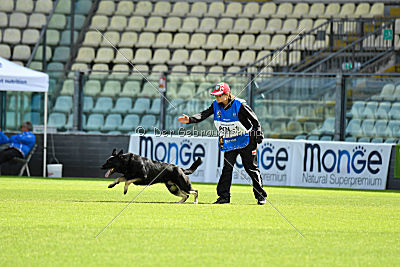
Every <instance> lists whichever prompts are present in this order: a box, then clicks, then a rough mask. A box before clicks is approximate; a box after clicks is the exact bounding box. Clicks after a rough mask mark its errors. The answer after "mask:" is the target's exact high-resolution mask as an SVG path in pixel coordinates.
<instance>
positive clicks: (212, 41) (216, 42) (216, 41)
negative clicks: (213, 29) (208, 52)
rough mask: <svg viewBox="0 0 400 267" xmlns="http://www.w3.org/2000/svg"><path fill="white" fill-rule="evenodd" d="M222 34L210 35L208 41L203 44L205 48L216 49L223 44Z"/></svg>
mask: <svg viewBox="0 0 400 267" xmlns="http://www.w3.org/2000/svg"><path fill="white" fill-rule="evenodd" d="M222 38H223V37H222V34H218V33H212V34H210V35H208V38H207V43H205V44H204V45H202V48H203V49H215V48H217V47H219V46H220V45H222V40H223V39H222Z"/></svg>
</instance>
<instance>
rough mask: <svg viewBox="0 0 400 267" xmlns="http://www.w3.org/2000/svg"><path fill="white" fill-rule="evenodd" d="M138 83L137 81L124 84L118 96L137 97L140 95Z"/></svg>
mask: <svg viewBox="0 0 400 267" xmlns="http://www.w3.org/2000/svg"><path fill="white" fill-rule="evenodd" d="M140 89H141V87H140V83H139V82H138V81H127V82H125V84H124V86H123V88H122V92H121V93H120V94H119V95H120V96H121V97H131V98H132V97H137V96H138V95H139V93H140Z"/></svg>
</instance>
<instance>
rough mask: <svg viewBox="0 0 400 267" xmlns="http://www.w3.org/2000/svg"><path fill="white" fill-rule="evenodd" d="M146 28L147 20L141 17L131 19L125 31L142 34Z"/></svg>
mask: <svg viewBox="0 0 400 267" xmlns="http://www.w3.org/2000/svg"><path fill="white" fill-rule="evenodd" d="M144 27H145V19H144V17H140V16H133V17H131V18H130V19H129V22H128V26H127V27H126V29H125V30H129V31H136V32H140V31H141V30H143V28H144Z"/></svg>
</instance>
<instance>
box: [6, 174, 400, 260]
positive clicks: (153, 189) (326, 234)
mask: <svg viewBox="0 0 400 267" xmlns="http://www.w3.org/2000/svg"><path fill="white" fill-rule="evenodd" d="M110 182H111V179H110V180H109V181H106V180H99V181H97V180H94V179H82V180H79V179H68V180H64V179H45V178H34V179H30V178H18V179H17V178H5V177H1V179H0V265H1V266H26V265H36V266H37V265H41V266H50V265H51V266H54V265H61V266H68V265H81V266H83V265H84V266H94V265H100V266H105V265H111V264H117V265H129V266H132V265H135V266H136V265H138V266H150V265H151V266H154V265H164V266H165V265H167V266H176V265H184V266H199V265H200V266H205V265H212V266H227V265H233V266H242V265H255V266H266V265H269V266H273V265H275V266H278V265H279V266H284V265H290V266H293V265H298V266H304V265H311V266H314V265H315V266H321V265H329V266H332V265H336V266H343V265H356V266H360V265H390V266H393V265H398V264H399V262H400V256H399V253H398V251H399V249H400V245H399V244H400V227H399V222H400V220H399V219H400V205H399V204H400V194H399V193H396V192H376V191H374V192H369V191H355V190H323V189H304V188H279V187H267V192H268V193H269V200H270V201H271V202H272V203H273V204H274V206H275V207H276V208H278V209H279V210H280V211H281V212H282V213H283V214H284V215H285V216H286V217H287V219H288V220H289V221H290V222H292V223H293V224H294V225H295V226H296V227H297V228H298V229H299V230H300V231H301V232H302V233H303V234H304V236H305V237H306V238H305V239H303V238H301V236H299V234H298V233H296V231H295V230H294V229H293V228H292V227H291V226H290V225H288V224H287V222H286V221H284V219H283V218H281V217H280V216H279V214H277V212H276V211H275V210H274V209H272V208H271V207H270V206H269V205H268V203H267V204H266V205H265V206H258V205H256V201H255V199H254V197H253V195H252V190H251V187H250V186H233V187H232V200H231V201H232V204H231V205H211V204H208V203H212V202H213V201H215V199H216V197H217V196H216V193H215V187H216V185H202V184H195V186H194V187H195V188H196V189H198V190H199V201H200V203H203V204H199V205H193V204H191V202H192V201H193V197H190V198H189V200H188V202H187V203H185V204H183V205H178V204H169V202H174V201H178V200H179V198H177V197H175V196H173V195H171V194H170V193H169V192H168V191H167V190H166V188H165V186H164V185H153V186H150V187H149V188H147V189H146V190H145V191H144V192H143V194H141V195H140V196H139V198H138V199H137V201H138V202H134V203H132V204H131V205H130V206H129V207H128V208H127V209H126V210H125V211H124V212H123V213H122V214H121V216H120V217H118V218H117V219H116V220H115V221H114V223H113V224H112V225H110V227H109V228H107V229H106V230H105V231H104V233H102V235H100V236H99V238H98V239H95V238H94V237H95V236H96V234H97V233H98V232H99V231H101V230H102V229H103V228H104V227H105V226H106V224H107V223H108V222H109V221H110V220H112V219H113V218H114V217H115V216H116V215H117V214H118V212H120V211H121V209H123V208H124V207H125V206H126V205H127V203H129V202H130V201H131V200H132V199H133V198H134V197H135V196H136V194H137V193H139V192H140V190H142V189H143V187H135V186H131V187H130V188H129V191H128V194H127V195H123V185H122V184H120V185H117V186H116V187H115V188H113V189H108V188H107V185H108V183H110Z"/></svg>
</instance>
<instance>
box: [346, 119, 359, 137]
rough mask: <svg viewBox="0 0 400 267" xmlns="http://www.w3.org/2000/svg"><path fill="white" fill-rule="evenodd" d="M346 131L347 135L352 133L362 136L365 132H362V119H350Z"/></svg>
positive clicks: (354, 135)
mask: <svg viewBox="0 0 400 267" xmlns="http://www.w3.org/2000/svg"><path fill="white" fill-rule="evenodd" d="M345 133H346V134H347V135H351V136H353V137H362V135H363V132H362V129H361V121H360V119H352V120H350V122H349V123H348V125H347V127H346V131H345Z"/></svg>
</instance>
